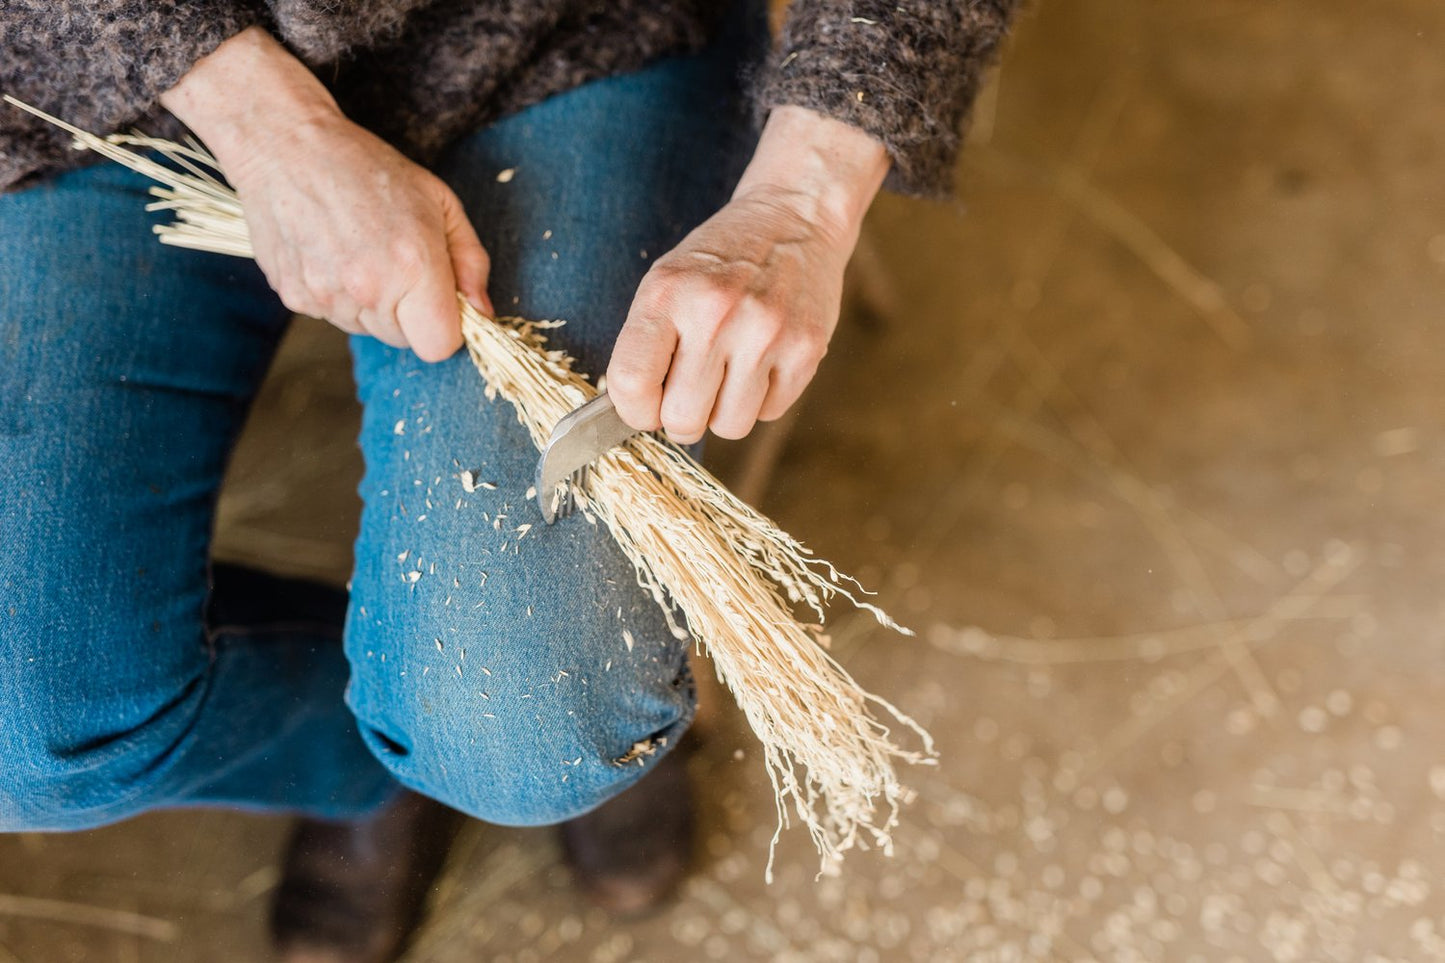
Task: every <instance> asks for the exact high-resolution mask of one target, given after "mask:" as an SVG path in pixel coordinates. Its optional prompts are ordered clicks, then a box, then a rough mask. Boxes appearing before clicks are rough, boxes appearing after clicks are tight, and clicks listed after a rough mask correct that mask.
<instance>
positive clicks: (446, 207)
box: [442, 190, 496, 318]
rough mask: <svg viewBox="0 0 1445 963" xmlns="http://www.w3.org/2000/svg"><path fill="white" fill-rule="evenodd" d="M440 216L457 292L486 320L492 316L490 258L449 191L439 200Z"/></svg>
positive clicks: (455, 197) (457, 200)
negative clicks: (489, 289)
mask: <svg viewBox="0 0 1445 963" xmlns="http://www.w3.org/2000/svg"><path fill="white" fill-rule="evenodd" d="M442 216H443V218H444V226H445V229H446V235H447V253H448V254H449V255H450V257H451V261H452V273H453V274H454V275H456V279H457V290H458V291H460V292H461V294H462V297H464V298H466V299H467V303H468V304H470V305H471V306H472V307H474V308H476V309H477V310H478V311H480V312H482V313H483V314H485V315H486V316H487V317H489V318H490V317H494V316H495V315H496V311H495V310H494V309H493V307H492V299H491V298H489V297H487V280H488V278H489V276H490V275H491V271H492V259H491V258H490V257H488V256H487V249H486V248H484V247H482V242H481V239H480V238H478V237H477V232H476V229H475V228H473V227H472V222H471V221H470V220H468V218H467V212H466V211H464V210H462V202H461V201H460V200H459V199H458V198H457V196H456V195H455V194H453V193H452V192H451V191H450V190H448V191H447V192H446V194H445V196H444V197H443V198H442Z"/></svg>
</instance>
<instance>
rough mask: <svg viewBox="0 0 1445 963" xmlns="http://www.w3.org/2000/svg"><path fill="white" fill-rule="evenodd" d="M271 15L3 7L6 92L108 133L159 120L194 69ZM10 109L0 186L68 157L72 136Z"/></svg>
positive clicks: (154, 7) (204, 1)
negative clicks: (159, 104) (159, 110)
mask: <svg viewBox="0 0 1445 963" xmlns="http://www.w3.org/2000/svg"><path fill="white" fill-rule="evenodd" d="M265 14H266V8H265V5H264V4H262V3H260V2H250V0H3V2H0V91H4V92H5V93H8V94H11V95H13V96H15V97H18V98H20V99H21V100H24V101H27V102H29V103H31V104H34V105H35V106H37V107H40V108H42V109H43V110H47V111H49V112H51V113H53V114H55V115H57V116H59V117H64V118H65V119H66V120H69V121H70V122H71V123H74V124H76V125H77V126H79V127H83V128H85V129H87V130H92V131H96V132H100V133H109V132H111V131H115V130H119V129H121V128H124V127H129V126H130V125H132V124H134V123H136V122H137V121H139V120H140V119H141V118H142V117H144V116H145V115H147V114H148V113H149V112H151V111H152V110H153V109H154V108H155V105H156V101H157V100H158V99H159V97H160V95H161V94H162V93H164V92H165V91H166V90H168V89H170V88H171V87H172V86H174V85H175V83H176V82H177V81H178V80H180V79H181V77H182V76H184V75H185V73H186V71H188V70H190V69H191V66H192V65H193V64H194V63H195V62H196V61H198V60H200V59H201V58H202V57H204V56H206V55H207V54H209V53H210V52H211V51H213V50H215V49H216V47H218V46H220V45H221V43H222V42H223V41H225V40H226V39H228V38H230V37H232V36H234V35H235V34H237V33H240V32H241V31H242V30H244V29H246V28H247V27H249V26H252V25H254V24H257V23H262V22H264V20H265ZM4 109H5V110H6V111H7V115H6V117H5V131H6V134H7V137H6V139H5V141H4V143H3V144H0V185H5V184H10V183H12V182H14V181H16V180H18V179H20V178H22V177H24V176H25V175H26V174H28V173H30V172H31V171H33V170H38V169H42V168H45V167H48V166H52V165H54V164H56V163H57V161H59V160H60V159H61V158H63V157H64V155H65V154H66V153H67V152H68V151H69V137H68V136H67V135H65V134H63V133H61V132H59V131H57V130H55V129H54V128H52V127H50V126H49V125H47V124H45V123H44V122H42V121H40V120H38V119H35V118H30V117H28V116H26V115H21V114H20V112H19V111H15V110H12V109H11V108H9V107H5V108H4Z"/></svg>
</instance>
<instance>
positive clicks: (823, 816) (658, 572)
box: [5, 96, 936, 881]
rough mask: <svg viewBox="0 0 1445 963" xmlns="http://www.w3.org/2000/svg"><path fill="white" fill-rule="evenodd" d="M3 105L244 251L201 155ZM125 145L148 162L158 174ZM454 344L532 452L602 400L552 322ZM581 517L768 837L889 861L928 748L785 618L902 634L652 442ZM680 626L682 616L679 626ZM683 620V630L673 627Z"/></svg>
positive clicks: (716, 484)
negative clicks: (790, 831) (733, 758)
mask: <svg viewBox="0 0 1445 963" xmlns="http://www.w3.org/2000/svg"><path fill="white" fill-rule="evenodd" d="M5 99H6V100H7V101H8V102H10V103H11V104H14V105H15V106H17V107H20V108H22V109H24V110H28V111H30V112H31V113H33V114H36V115H37V116H39V117H42V118H44V119H45V120H48V121H50V122H51V123H53V124H56V125H57V126H59V127H61V128H63V129H65V130H67V131H69V132H70V133H71V134H72V135H73V136H74V137H75V140H76V145H77V146H78V147H82V148H87V149H90V150H93V151H96V152H97V153H99V154H101V155H103V156H105V157H107V158H109V159H110V160H113V161H116V162H117V163H120V164H123V165H125V166H126V167H129V168H130V169H132V170H134V171H137V172H138V173H141V174H143V175H145V176H147V177H149V178H151V179H152V180H154V181H156V182H157V186H156V187H153V188H152V189H151V193H152V194H153V195H154V196H155V197H156V198H157V200H156V201H154V202H153V203H151V204H150V205H149V206H148V209H150V210H166V211H170V212H171V213H172V215H173V216H174V217H175V218H176V220H175V222H174V223H172V224H166V225H160V226H157V227H156V228H155V230H156V233H157V234H158V235H159V237H160V240H161V241H162V242H163V243H166V244H173V245H177V246H181V247H189V248H194V249H197V250H203V251H211V252H215V253H221V254H230V255H235V256H239V257H250V256H252V251H251V244H250V237H249V235H248V233H247V229H246V222H245V219H244V215H243V212H242V209H241V206H240V203H239V201H238V200H237V199H236V196H235V193H234V192H233V191H231V189H230V188H229V187H227V186H226V185H225V183H224V181H223V180H222V178H221V176H220V171H219V168H218V166H217V164H216V161H215V160H214V158H212V157H211V156H210V155H208V154H207V153H206V152H205V151H204V149H202V148H201V147H200V145H198V144H195V143H191V144H188V145H181V144H176V143H173V142H170V141H164V140H157V139H154V138H148V137H142V136H138V135H116V136H112V137H110V138H108V139H106V138H100V137H96V136H94V135H92V134H89V133H87V132H85V131H82V130H79V129H78V128H75V127H72V126H71V125H69V124H66V123H64V122H62V121H60V120H58V119H56V118H54V117H51V116H49V115H48V114H44V113H42V112H40V111H38V110H35V109H34V108H31V107H28V106H26V105H25V104H22V103H20V102H19V101H16V100H14V99H13V98H10V97H8V96H7V97H6V98H5ZM128 147H134V148H138V149H141V150H147V151H154V152H156V153H157V154H159V155H160V156H161V157H162V158H164V160H165V163H162V162H159V161H156V160H154V159H152V158H150V157H147V156H144V155H141V154H137V153H135V152H134V151H132V150H129V149H127V148H128ZM459 303H460V306H461V317H462V333H463V335H464V336H465V339H466V344H467V350H468V353H469V355H470V357H471V360H472V363H473V364H474V365H475V366H476V368H477V370H478V372H479V373H480V374H481V376H482V378H483V379H484V380H485V382H486V386H487V387H486V394H487V397H488V398H489V399H495V398H498V397H500V398H502V399H504V400H506V401H508V402H510V403H511V404H512V406H513V407H514V408H515V409H516V413H517V420H518V421H519V422H521V424H522V425H523V426H524V427H525V428H526V429H527V431H528V433H529V434H530V435H531V437H532V441H533V443H534V444H536V445H537V447H538V448H541V447H542V445H543V444H545V442H546V440H547V438H548V436H549V435H550V434H551V431H552V428H553V426H555V425H556V423H557V421H558V420H559V419H560V418H561V417H562V416H563V415H565V414H567V413H568V412H570V411H572V410H573V409H575V408H576V407H577V406H579V405H581V404H582V403H583V402H585V401H587V400H588V399H589V398H592V397H594V396H595V395H596V394H597V391H596V388H594V387H593V386H592V385H591V384H590V383H589V382H588V381H587V379H586V378H585V377H584V376H583V375H581V374H580V373H578V372H576V371H574V370H573V369H572V359H571V358H570V357H568V356H567V355H566V353H565V352H563V351H558V350H555V349H550V348H548V347H547V336H546V335H545V334H544V332H545V331H547V330H549V329H551V328H554V327H557V323H556V322H533V321H525V320H522V319H516V318H507V319H492V318H487V317H485V316H483V315H482V314H481V313H479V312H478V311H477V310H476V309H475V308H473V307H471V305H469V304H467V303H466V301H465V300H462V299H460V297H459ZM570 484H572V487H573V491H572V494H573V496H574V497H575V498H576V499H577V503H578V505H579V507H580V508H581V510H582V512H583V514H584V515H585V516H586V518H587V520H588V521H590V522H597V521H600V522H601V523H602V524H603V525H604V526H605V527H606V529H607V531H608V532H609V533H610V534H611V535H612V537H613V538H614V539H615V540H616V542H617V544H618V546H619V547H620V548H621V549H622V551H623V553H624V554H625V555H626V556H627V558H628V559H629V560H630V561H631V562H632V565H633V568H634V570H635V571H636V575H637V581H638V584H639V585H640V586H642V588H643V589H645V590H646V591H647V592H648V593H649V594H650V595H651V596H652V598H653V599H654V600H655V601H656V602H657V604H658V605H659V606H660V607H661V608H662V611H663V612H664V613H665V614H666V616H667V619H668V623H669V625H670V626H671V627H672V630H673V633H674V635H676V636H677V637H678V638H679V639H686V638H689V637H691V638H693V639H695V640H696V642H697V644H698V645H699V647H701V648H703V649H705V650H706V652H707V654H708V655H709V656H710V657H711V658H712V661H713V665H714V666H715V668H716V670H717V673H718V676H719V678H721V679H722V681H723V682H724V683H725V684H726V685H727V686H728V688H729V689H730V690H731V691H732V693H733V696H734V698H735V699H736V700H737V703H738V706H739V707H740V708H741V709H742V711H743V714H744V716H745V717H746V718H747V720H748V723H749V724H750V725H751V726H752V728H753V731H754V732H755V733H756V734H757V736H758V738H759V739H760V740H761V741H762V744H763V750H764V751H763V759H764V763H765V765H766V768H767V772H768V777H769V779H770V780H771V782H772V786H773V790H774V794H775V797H776V804H777V812H778V830H777V832H775V833H774V835H773V845H772V846H770V848H769V859H768V867H767V870H766V877H767V879H768V880H769V881H771V880H772V865H773V856H772V853H773V850H774V848H775V847H776V843H777V841H778V838H779V834H780V833H781V831H782V828H783V827H784V826H786V825H789V824H790V822H791V819H792V818H793V817H796V818H797V819H798V820H799V821H800V822H802V823H803V825H804V826H806V827H807V829H808V832H809V834H810V836H811V837H812V840H813V843H814V845H815V846H816V847H817V848H818V852H819V853H820V855H821V857H822V867H821V872H822V873H826V874H832V873H835V872H836V871H837V868H838V865H839V863H840V862H841V860H842V858H843V854H844V853H845V852H847V851H848V850H849V849H851V848H853V847H855V846H858V847H862V848H867V847H868V846H877V847H879V848H881V849H883V850H884V851H885V852H888V853H891V851H892V830H893V828H894V827H895V826H896V825H897V822H898V811H899V807H900V806H901V805H902V804H904V803H906V802H907V801H909V800H910V799H911V798H912V793H911V791H909V790H908V789H906V788H905V787H904V786H903V785H902V784H901V783H900V781H899V779H898V775H897V771H896V768H895V764H896V763H898V762H905V763H915V764H916V763H931V762H933V761H934V760H935V757H936V753H935V751H934V748H933V740H932V738H931V737H930V736H929V734H928V733H927V732H926V731H924V730H923V728H922V727H920V726H919V725H918V724H917V723H915V722H914V721H913V720H912V719H910V718H908V717H907V716H906V715H904V714H903V713H902V712H900V711H899V710H898V709H897V708H896V707H894V706H893V705H892V704H890V703H889V702H887V701H885V700H883V699H881V698H879V697H877V696H875V695H872V694H870V693H868V692H866V691H864V690H863V689H862V688H861V687H860V686H859V685H858V684H857V683H856V682H855V681H854V680H853V678H852V677H851V676H850V675H849V674H848V672H847V671H846V670H845V669H844V668H843V667H842V666H841V665H840V664H839V663H838V662H837V661H836V660H835V659H834V658H833V657H832V656H830V655H829V654H828V653H827V652H826V651H825V650H824V648H823V646H822V644H820V634H819V633H820V626H815V625H808V624H804V623H803V622H801V621H799V619H798V618H797V617H796V616H795V614H794V609H795V607H797V606H799V605H802V606H805V607H806V608H808V609H810V610H811V611H812V612H813V613H814V614H815V615H816V616H817V620H818V622H819V623H821V622H822V621H823V619H824V617H825V609H826V607H827V605H828V604H829V603H830V602H831V601H833V600H834V599H835V598H837V597H840V596H841V597H842V598H844V599H846V600H847V601H849V602H851V603H852V604H853V605H855V606H857V607H858V608H861V609H864V610H866V611H867V612H869V613H870V614H872V615H873V617H874V618H876V619H877V620H878V622H879V623H880V624H882V625H884V626H887V627H889V628H892V629H895V630H897V631H900V632H904V633H905V634H910V635H911V634H912V633H910V632H908V631H907V630H906V629H903V628H901V627H900V626H898V625H897V624H896V623H894V622H893V620H892V619H890V618H889V617H888V616H887V615H886V614H885V613H884V612H882V611H881V610H880V609H878V608H876V607H875V606H873V605H870V604H868V603H867V602H864V601H863V600H862V599H860V598H859V597H858V595H856V594H855V592H857V591H861V590H860V589H859V587H858V585H857V583H856V582H854V581H853V580H852V579H851V578H849V577H847V576H845V575H843V574H842V573H840V572H839V571H838V570H837V569H835V568H834V567H833V566H832V565H830V564H829V563H827V562H826V561H824V560H822V559H819V558H816V557H815V556H813V555H812V553H811V552H809V551H808V549H807V548H805V547H804V546H803V545H802V544H801V543H799V542H798V541H797V540H796V539H794V538H793V537H792V536H790V535H788V534H787V533H786V532H784V531H782V530H781V529H780V528H778V527H777V526H776V525H775V524H774V523H773V522H772V521H771V520H769V519H768V518H766V517H765V516H763V515H762V514H760V513H758V512H757V511H755V510H754V509H753V508H751V507H749V506H748V505H746V504H745V503H743V502H742V501H741V500H739V499H738V498H737V497H736V496H734V495H733V494H732V493H731V492H729V491H728V490H727V488H726V487H725V486H723V484H722V483H721V482H720V481H718V480H717V479H716V478H715V477H713V476H712V475H711V474H709V473H708V472H707V471H706V470H705V469H704V468H703V467H702V466H701V465H700V464H698V463H697V461H695V460H694V459H693V458H692V457H691V456H690V455H688V454H687V452H686V451H684V450H682V449H681V448H678V447H676V446H674V445H672V444H670V443H667V442H664V441H662V440H661V439H659V438H658V437H656V436H654V435H650V434H644V435H638V436H636V437H634V438H633V439H631V440H630V441H628V442H627V443H626V444H625V445H623V446H621V447H619V448H616V449H614V450H612V451H610V452H608V453H607V454H605V455H603V456H602V457H601V458H600V459H599V460H598V461H597V462H596V463H595V464H594V465H593V467H592V469H591V470H590V471H588V472H587V473H585V478H584V479H583V480H582V481H580V482H573V483H570ZM678 614H680V615H681V617H682V618H681V619H679V618H678ZM684 622H685V624H686V626H687V629H686V631H684V630H683V628H682V624H683V623H684ZM874 710H881V711H882V712H883V713H884V714H886V715H887V716H888V717H891V718H892V719H893V720H895V721H896V722H897V723H899V724H900V725H901V726H902V727H903V728H905V729H907V730H910V731H911V732H912V733H913V734H914V735H915V736H916V737H917V739H918V741H919V742H920V743H921V747H920V748H919V749H916V750H908V749H904V748H901V747H900V746H898V745H897V744H896V743H895V742H894V739H893V736H894V734H893V732H892V731H891V730H890V729H889V728H888V726H886V725H884V724H883V723H882V722H881V721H879V719H878V718H877V716H876V715H875V713H874Z"/></svg>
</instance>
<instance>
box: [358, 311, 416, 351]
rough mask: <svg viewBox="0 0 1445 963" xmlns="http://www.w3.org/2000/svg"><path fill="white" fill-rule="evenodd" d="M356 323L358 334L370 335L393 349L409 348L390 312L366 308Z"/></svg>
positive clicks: (404, 336)
mask: <svg viewBox="0 0 1445 963" xmlns="http://www.w3.org/2000/svg"><path fill="white" fill-rule="evenodd" d="M356 323H357V326H358V327H359V328H360V330H359V331H358V332H357V333H358V334H367V335H370V336H371V337H373V338H375V339H376V340H378V341H380V342H382V343H383V344H389V345H391V346H392V347H393V348H406V347H410V345H409V344H408V343H407V340H406V335H405V334H404V333H403V332H402V330H401V325H399V324H397V323H396V315H395V314H394V313H392V312H390V311H385V310H382V309H378V308H367V309H365V310H363V311H361V312H360V313H359V314H358V315H357V317H356Z"/></svg>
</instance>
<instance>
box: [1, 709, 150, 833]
mask: <svg viewBox="0 0 1445 963" xmlns="http://www.w3.org/2000/svg"><path fill="white" fill-rule="evenodd" d="M31 708H33V706H32V707H31ZM82 708H83V707H81V706H79V705H73V704H72V705H67V703H66V701H64V700H62V701H57V702H54V703H52V704H51V707H50V710H51V712H53V713H54V714H53V715H49V718H48V719H43V720H40V721H37V719H36V716H35V715H34V714H33V713H28V712H26V706H24V705H23V704H21V705H16V704H14V703H11V704H8V705H6V706H4V707H0V730H3V731H4V733H5V735H4V736H3V738H0V742H3V744H4V751H5V758H4V761H3V762H0V832H24V831H69V830H80V829H93V828H95V827H97V826H102V825H105V824H108V823H112V822H117V821H119V820H122V819H125V818H128V817H130V816H134V815H136V814H138V813H141V812H144V811H146V810H148V809H152V808H155V807H156V806H157V805H161V804H163V800H161V799H160V798H158V794H159V792H160V786H161V784H162V782H163V774H164V772H165V769H166V762H167V757H168V755H169V753H168V751H167V746H168V743H169V742H170V741H171V740H170V736H169V734H168V733H167V732H166V731H164V730H167V729H169V728H171V727H170V726H168V725H166V724H165V723H164V722H162V721H157V722H155V723H153V724H147V725H143V726H141V727H140V728H137V729H130V730H126V731H112V732H100V733H95V734H88V735H87V737H86V738H85V739H84V740H83V741H77V740H76V739H75V738H74V734H73V733H71V732H69V731H67V729H66V728H65V726H64V724H63V720H64V718H65V716H66V715H67V713H68V711H79V710H81V709H82ZM17 709H18V710H19V712H18V713H17V711H16V710H17ZM47 714H48V713H47Z"/></svg>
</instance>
